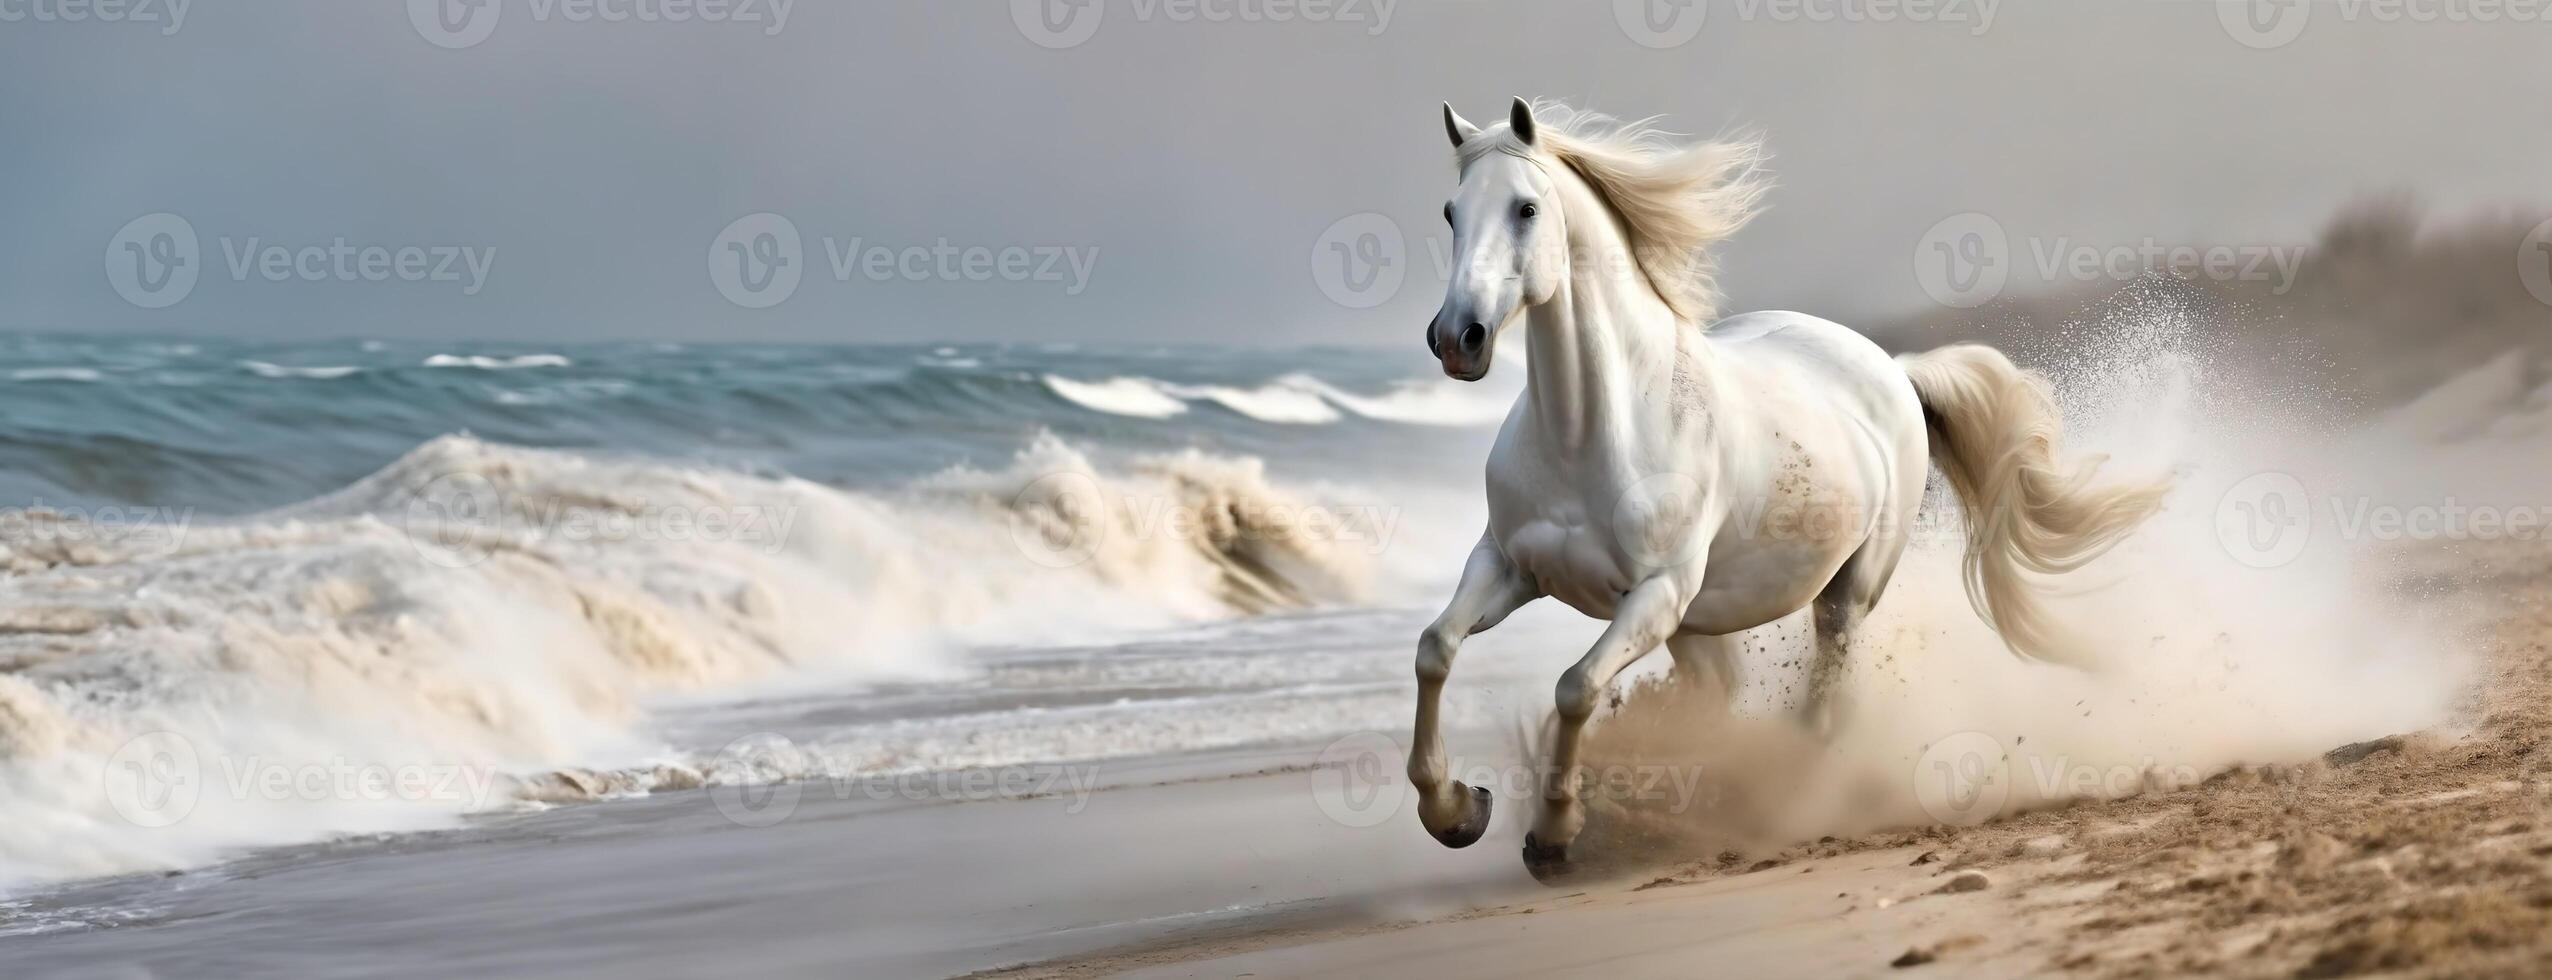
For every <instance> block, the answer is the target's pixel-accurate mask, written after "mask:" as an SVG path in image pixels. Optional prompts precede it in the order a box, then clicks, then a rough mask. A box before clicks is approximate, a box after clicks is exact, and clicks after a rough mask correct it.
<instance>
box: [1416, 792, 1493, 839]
mask: <svg viewBox="0 0 2552 980" xmlns="http://www.w3.org/2000/svg"><path fill="white" fill-rule="evenodd" d="M1470 790H1471V815H1470V816H1469V817H1467V818H1465V819H1464V820H1463V821H1462V822H1461V823H1458V824H1454V825H1453V826H1451V827H1448V828H1446V829H1445V830H1444V832H1443V833H1436V832H1435V831H1432V830H1430V831H1428V833H1430V834H1434V835H1435V839H1436V843H1438V844H1442V845H1444V846H1446V847H1453V848H1462V847H1469V846H1471V845H1473V844H1477V843H1479V842H1480V835H1482V834H1486V833H1488V832H1489V804H1490V803H1492V802H1494V801H1495V800H1496V799H1497V797H1494V796H1490V795H1489V791H1488V790H1485V789H1481V788H1480V787H1477V786H1473V787H1470Z"/></svg>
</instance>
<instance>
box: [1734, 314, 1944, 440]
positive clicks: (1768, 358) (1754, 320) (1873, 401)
mask: <svg viewBox="0 0 2552 980" xmlns="http://www.w3.org/2000/svg"><path fill="white" fill-rule="evenodd" d="M1705 333H1706V335H1707V336H1708V337H1709V338H1710V340H1711V345H1712V348H1713V349H1714V350H1715V351H1717V352H1718V353H1719V354H1720V356H1722V357H1726V358H1729V359H1731V360H1733V361H1735V362H1737V364H1738V367H1739V370H1741V371H1749V370H1750V371H1754V372H1760V371H1766V370H1771V371H1786V372H1797V373H1799V374H1802V375H1804V376H1805V378H1806V379H1807V380H1813V381H1821V382H1824V383H1825V384H1827V385H1829V386H1831V387H1829V388H1828V389H1827V391H1826V393H1827V394H1828V395H1843V396H1851V397H1852V398H1853V399H1854V400H1857V401H1862V402H1865V403H1867V404H1868V407H1870V408H1872V409H1878V410H1892V411H1902V410H1905V409H1907V408H1911V409H1913V410H1914V411H1915V413H1916V420H1917V421H1918V422H1919V421H1920V412H1921V404H1920V402H1918V401H1917V400H1916V399H1915V397H1914V385H1913V383H1912V382H1910V381H1908V380H1906V377H1905V372H1904V371H1903V370H1902V369H1900V368H1898V367H1897V366H1896V361H1895V359H1893V358H1891V357H1889V356H1888V353H1887V351H1886V350H1884V349H1882V348H1880V347H1879V345H1878V344H1877V343H1875V342H1873V341H1871V340H1870V338H1868V337H1865V336H1862V335H1861V333H1860V331H1857V330H1854V329H1852V328H1850V327H1847V326H1844V325H1842V324H1840V323H1836V322H1834V321H1832V320H1828V319H1825V318H1823V317H1817V316H1810V315H1808V314H1805V313H1793V312H1790V311H1788V310H1759V311H1756V312H1753V313H1740V314H1737V315H1735V316H1731V317H1728V318H1726V319H1724V320H1720V321H1719V322H1717V323H1713V324H1711V325H1710V327H1709V329H1708V330H1707V331H1706V332H1705Z"/></svg>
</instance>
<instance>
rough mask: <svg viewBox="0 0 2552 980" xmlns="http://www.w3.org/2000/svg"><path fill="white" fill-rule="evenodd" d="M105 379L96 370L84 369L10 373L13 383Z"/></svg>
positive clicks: (43, 368)
mask: <svg viewBox="0 0 2552 980" xmlns="http://www.w3.org/2000/svg"><path fill="white" fill-rule="evenodd" d="M104 377H105V376H104V375H101V374H99V373H97V371H96V370H95V369H93V368H84V367H40V368H19V369H18V370H15V371H11V372H9V380H12V381H98V380H103V379H104Z"/></svg>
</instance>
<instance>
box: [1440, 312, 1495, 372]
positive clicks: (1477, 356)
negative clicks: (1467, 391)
mask: <svg viewBox="0 0 2552 980" xmlns="http://www.w3.org/2000/svg"><path fill="white" fill-rule="evenodd" d="M1448 334H1449V335H1450V336H1448ZM1496 352H1497V351H1496V349H1495V348H1493V347H1491V346H1490V345H1489V327H1488V325H1487V324H1485V323H1481V322H1480V321H1478V320H1472V321H1469V322H1465V323H1461V324H1460V325H1459V326H1455V325H1453V324H1447V323H1442V322H1437V323H1430V324H1428V325H1427V353H1429V354H1433V355H1435V358H1436V360H1437V361H1439V362H1442V363H1443V365H1444V376H1445V377H1448V378H1452V379H1454V380H1456V381H1478V380H1480V379H1481V378H1485V377H1488V375H1489V358H1490V356H1491V355H1493V354H1495V353H1496Z"/></svg>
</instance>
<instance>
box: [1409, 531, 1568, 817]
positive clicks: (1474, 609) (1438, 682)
mask: <svg viewBox="0 0 2552 980" xmlns="http://www.w3.org/2000/svg"><path fill="white" fill-rule="evenodd" d="M1536 597H1537V596H1536V593H1535V592H1534V591H1533V588H1532V586H1531V585H1530V584H1528V583H1527V582H1526V581H1525V579H1524V576H1523V575H1521V574H1518V573H1517V572H1516V570H1515V567H1514V566H1513V565H1511V564H1509V563H1508V562H1507V560H1506V555H1505V553H1504V552H1501V551H1499V550H1498V547H1497V542H1495V541H1492V540H1490V539H1488V538H1486V537H1483V538H1481V539H1480V544H1479V546H1478V547H1475V548H1472V549H1471V559H1470V561H1469V562H1467V563H1465V564H1464V565H1463V566H1462V584H1461V585H1458V586H1455V587H1454V589H1453V601H1451V602H1448V603H1446V604H1445V607H1444V613H1443V615H1440V616H1437V617H1436V621H1435V623H1434V624H1432V625H1430V626H1428V627H1427V631H1426V632H1424V633H1421V634H1419V635H1418V721H1417V730H1416V731H1415V732H1414V733H1413V734H1412V735H1411V736H1410V739H1409V784H1410V785H1412V786H1415V787H1417V790H1418V821H1419V822H1420V823H1423V824H1426V826H1427V833H1429V834H1432V835H1434V836H1435V839H1436V840H1437V841H1438V842H1440V843H1442V844H1443V845H1444V846H1446V847H1468V846H1470V845H1471V844H1472V843H1473V842H1475V841H1477V840H1479V839H1480V835H1481V834H1483V833H1486V832H1488V829H1489V807H1490V800H1491V799H1492V798H1491V797H1490V795H1489V792H1488V791H1487V790H1485V789H1474V788H1472V787H1469V786H1464V785H1462V783H1461V782H1460V781H1459V780H1455V779H1451V778H1449V777H1448V776H1447V774H1446V772H1445V761H1444V739H1443V738H1442V736H1441V735H1440V734H1439V733H1438V732H1437V730H1436V706H1437V703H1438V701H1439V700H1440V699H1441V697H1442V695H1443V694H1444V681H1445V678H1447V677H1450V676H1452V674H1453V655H1454V654H1455V653H1457V652H1459V651H1460V650H1461V649H1462V640H1463V638H1465V637H1468V636H1470V635H1471V634H1473V633H1477V632H1480V631H1481V630H1485V629H1488V628H1489V627H1491V626H1495V625H1497V624H1498V622H1499V621H1500V620H1503V619H1505V618H1506V617H1507V614H1508V613H1512V612H1514V611H1516V610H1517V609H1519V608H1522V607H1523V605H1524V604H1525V603H1528V602H1531V601H1533V600H1534V599H1535V598H1536Z"/></svg>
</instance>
